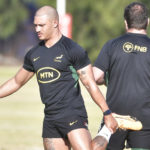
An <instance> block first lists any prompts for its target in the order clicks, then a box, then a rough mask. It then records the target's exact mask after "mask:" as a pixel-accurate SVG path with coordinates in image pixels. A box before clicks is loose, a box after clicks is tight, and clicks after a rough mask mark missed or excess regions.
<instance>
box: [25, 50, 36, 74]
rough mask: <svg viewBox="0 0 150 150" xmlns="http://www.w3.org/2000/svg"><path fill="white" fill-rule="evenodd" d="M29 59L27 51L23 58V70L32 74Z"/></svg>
mask: <svg viewBox="0 0 150 150" xmlns="http://www.w3.org/2000/svg"><path fill="white" fill-rule="evenodd" d="M30 57H31V53H30V51H29V52H28V53H27V54H26V55H25V57H24V64H23V68H24V69H26V70H27V71H30V72H34V68H33V64H32V61H31V59H30Z"/></svg>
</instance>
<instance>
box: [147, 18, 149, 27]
mask: <svg viewBox="0 0 150 150" xmlns="http://www.w3.org/2000/svg"><path fill="white" fill-rule="evenodd" d="M147 26H149V18H148V19H147Z"/></svg>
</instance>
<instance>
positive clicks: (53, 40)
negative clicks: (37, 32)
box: [45, 32, 62, 48]
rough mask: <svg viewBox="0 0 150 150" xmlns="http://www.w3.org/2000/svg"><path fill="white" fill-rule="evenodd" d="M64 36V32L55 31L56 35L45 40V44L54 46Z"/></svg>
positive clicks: (48, 46)
mask: <svg viewBox="0 0 150 150" xmlns="http://www.w3.org/2000/svg"><path fill="white" fill-rule="evenodd" d="M61 37H62V34H61V33H60V32H57V33H55V35H52V36H51V38H49V39H48V40H45V46H46V47H47V48H50V47H52V46H53V45H54V44H56V43H57V42H58V41H59V40H60V39H61Z"/></svg>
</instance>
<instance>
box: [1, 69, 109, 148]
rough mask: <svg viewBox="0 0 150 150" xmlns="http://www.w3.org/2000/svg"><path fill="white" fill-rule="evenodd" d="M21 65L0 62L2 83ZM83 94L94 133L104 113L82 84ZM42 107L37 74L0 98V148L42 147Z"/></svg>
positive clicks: (90, 127)
mask: <svg viewBox="0 0 150 150" xmlns="http://www.w3.org/2000/svg"><path fill="white" fill-rule="evenodd" d="M18 69H19V67H8V66H5V67H3V66H0V85H1V84H2V83H4V82H5V81H6V80H8V79H9V78H11V77H12V76H14V75H15V73H16V72H17V71H18ZM101 90H102V92H103V94H104V95H105V92H106V89H105V88H104V87H101ZM82 94H83V97H84V100H85V105H86V108H87V112H88V116H89V129H90V131H91V134H92V137H94V136H95V135H96V133H97V130H98V128H99V124H100V121H101V118H102V113H101V111H100V109H99V108H98V106H96V104H95V103H94V102H93V101H92V99H91V98H90V96H89V94H88V93H87V91H86V90H85V88H84V87H83V86H82ZM43 109H44V105H43V104H42V102H41V100H40V95H39V88H38V84H37V82H36V79H35V77H33V79H32V80H30V81H29V82H28V83H27V84H26V85H25V86H24V87H23V88H21V89H20V90H19V91H17V92H16V93H14V94H12V95H11V96H8V97H5V98H3V99H0V150H43V144H42V138H41V133H42V122H43Z"/></svg>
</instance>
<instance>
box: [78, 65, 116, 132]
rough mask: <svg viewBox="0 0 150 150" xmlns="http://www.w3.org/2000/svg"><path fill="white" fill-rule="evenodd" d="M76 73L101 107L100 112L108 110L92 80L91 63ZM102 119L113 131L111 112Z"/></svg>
mask: <svg viewBox="0 0 150 150" xmlns="http://www.w3.org/2000/svg"><path fill="white" fill-rule="evenodd" d="M77 73H78V74H79V78H80V80H81V82H82V83H83V85H84V86H85V87H86V89H87V90H88V92H89V93H90V95H91V97H92V99H93V100H94V101H95V103H96V104H97V105H98V106H99V107H100V108H101V110H102V112H105V111H106V110H108V109H109V108H108V105H107V103H106V101H105V98H104V96H103V95H102V93H101V91H100V90H99V88H98V86H97V85H96V82H95V80H94V75H93V71H92V65H88V66H86V67H84V68H82V69H80V70H78V71H77ZM104 121H105V124H106V126H107V127H108V128H110V129H112V130H113V131H116V127H117V122H116V120H115V119H114V118H113V116H112V115H111V114H110V115H107V116H104Z"/></svg>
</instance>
